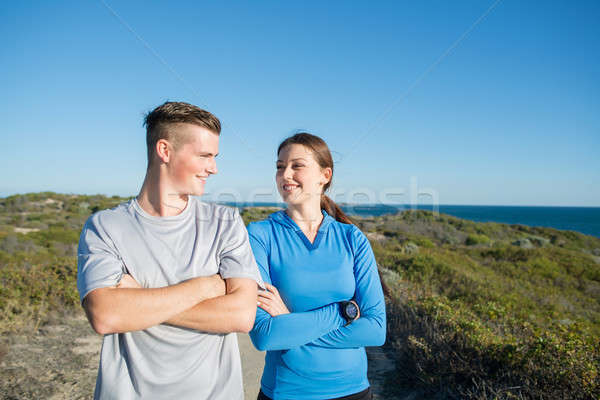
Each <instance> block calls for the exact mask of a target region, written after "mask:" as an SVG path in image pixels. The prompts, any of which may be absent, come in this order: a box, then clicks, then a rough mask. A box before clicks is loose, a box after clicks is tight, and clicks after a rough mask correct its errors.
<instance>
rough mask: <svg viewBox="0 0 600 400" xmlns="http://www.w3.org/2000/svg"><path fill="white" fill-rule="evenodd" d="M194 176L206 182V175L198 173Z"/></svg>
mask: <svg viewBox="0 0 600 400" xmlns="http://www.w3.org/2000/svg"><path fill="white" fill-rule="evenodd" d="M196 178H198V179H200V180H201V181H202V182H206V179H207V178H208V176H199V175H196Z"/></svg>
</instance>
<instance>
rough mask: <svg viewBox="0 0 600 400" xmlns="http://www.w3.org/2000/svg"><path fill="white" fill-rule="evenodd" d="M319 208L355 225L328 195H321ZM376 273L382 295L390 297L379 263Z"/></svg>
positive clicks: (339, 220)
mask: <svg viewBox="0 0 600 400" xmlns="http://www.w3.org/2000/svg"><path fill="white" fill-rule="evenodd" d="M321 210H325V212H326V213H327V214H329V215H331V216H332V217H333V218H334V219H335V220H336V221H338V222H341V223H343V224H352V225H355V224H354V221H352V220H351V219H350V217H349V216H347V215H346V213H344V212H343V211H342V209H341V208H340V206H338V205H337V204H336V203H335V201H333V200H331V198H329V196H327V195H326V194H325V193H323V194H322V195H321ZM377 274H378V275H379V282H381V289H382V290H383V295H384V296H385V297H387V298H388V299H391V292H390V288H389V287H388V286H387V285H386V284H385V282H384V281H383V276H381V269H379V265H377Z"/></svg>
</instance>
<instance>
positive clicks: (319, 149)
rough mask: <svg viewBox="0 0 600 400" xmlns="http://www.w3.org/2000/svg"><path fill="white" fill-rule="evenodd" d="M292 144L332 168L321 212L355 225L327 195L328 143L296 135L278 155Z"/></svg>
mask: <svg viewBox="0 0 600 400" xmlns="http://www.w3.org/2000/svg"><path fill="white" fill-rule="evenodd" d="M291 144H301V145H302V146H304V147H306V148H307V149H309V150H310V151H312V153H313V155H314V157H315V160H316V161H317V164H319V166H320V167H321V168H331V179H329V182H327V183H326V184H325V186H323V193H321V210H325V212H326V213H327V214H329V215H331V216H332V217H333V218H335V220H336V221H338V222H342V223H344V224H353V225H354V222H353V221H352V220H351V219H350V217H348V216H347V215H346V214H345V213H344V212H343V211H342V209H341V208H340V206H338V205H337V204H335V202H334V201H333V200H331V198H329V196H327V195H326V194H325V192H326V191H327V189H329V187H330V186H331V181H332V180H333V158H332V157H331V152H330V151H329V147H327V143H325V141H324V140H323V139H321V138H320V137H318V136H315V135H312V134H310V133H306V132H302V133H296V134H295V135H293V136H290V137H289V138H287V139H285V140H284V141H283V142H281V144H280V145H279V147H278V148H277V155H279V153H280V152H281V149H283V148H284V147H286V146H289V145H291ZM377 272H378V273H379V280H380V282H381V287H382V289H383V293H384V294H385V296H387V297H390V290H389V288H388V287H387V285H386V284H385V282H384V281H383V277H382V276H381V271H380V270H379V266H377Z"/></svg>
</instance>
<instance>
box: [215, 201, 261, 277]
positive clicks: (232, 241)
mask: <svg viewBox="0 0 600 400" xmlns="http://www.w3.org/2000/svg"><path fill="white" fill-rule="evenodd" d="M230 217H231V223H230V224H229V225H228V227H227V229H226V230H225V232H223V233H222V235H223V240H222V241H221V243H222V245H221V249H220V252H219V274H220V275H221V277H222V278H223V279H228V278H249V279H253V280H255V281H256V282H257V283H258V285H259V286H260V287H261V288H264V284H263V281H262V278H261V276H260V272H259V271H258V266H257V265H256V260H255V259H254V254H253V253H252V248H251V247H250V242H249V241H248V231H247V230H246V227H245V226H244V221H243V220H242V217H241V216H240V214H239V212H238V211H237V209H234V210H233V211H232V215H230Z"/></svg>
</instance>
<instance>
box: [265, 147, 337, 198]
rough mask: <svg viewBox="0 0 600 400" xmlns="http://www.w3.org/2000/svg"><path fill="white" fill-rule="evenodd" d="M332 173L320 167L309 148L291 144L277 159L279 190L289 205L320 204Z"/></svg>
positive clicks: (276, 180)
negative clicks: (324, 187)
mask: <svg viewBox="0 0 600 400" xmlns="http://www.w3.org/2000/svg"><path fill="white" fill-rule="evenodd" d="M331 172H332V171H331V168H321V167H320V166H319V164H318V163H317V161H316V160H315V157H314V155H313V153H312V151H310V150H309V149H308V148H306V147H304V146H303V145H301V144H291V145H288V146H286V147H284V148H283V149H281V151H280V152H279V155H278V157H277V173H276V174H275V182H276V183H277V190H278V191H279V194H280V195H281V197H282V198H283V201H285V202H286V203H287V204H303V203H306V202H316V203H320V201H321V193H323V186H324V185H325V184H326V183H327V182H329V180H330V179H331Z"/></svg>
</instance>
